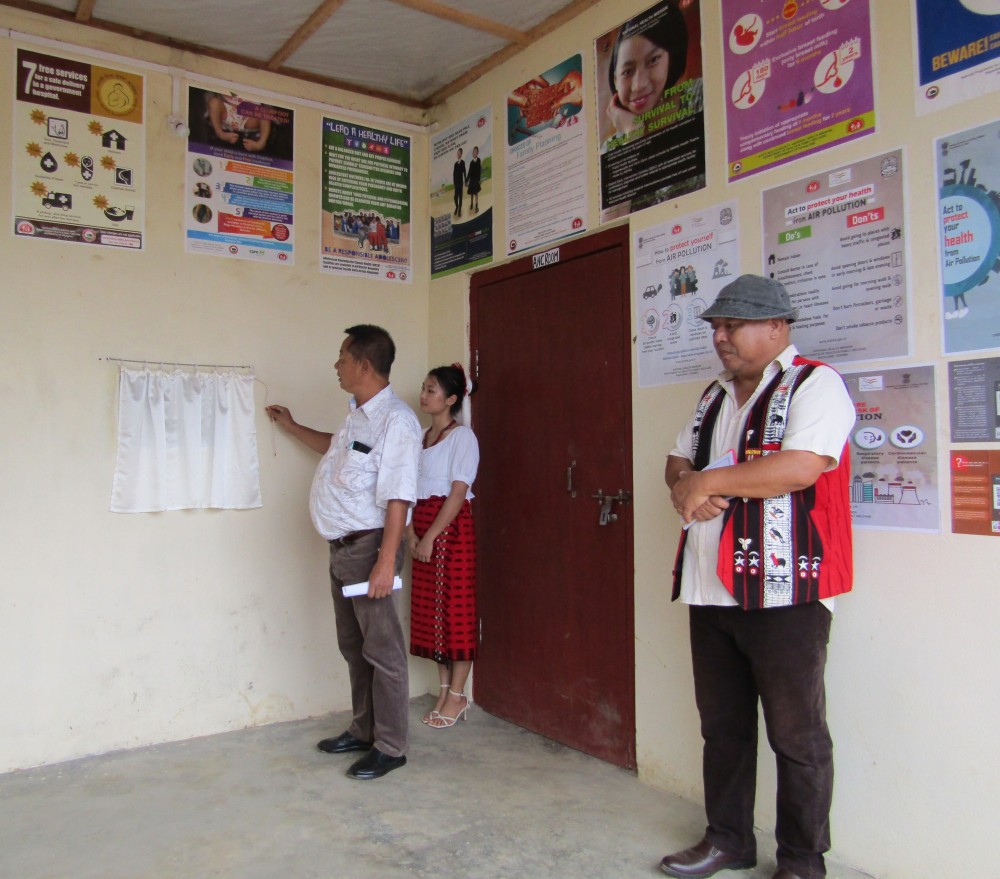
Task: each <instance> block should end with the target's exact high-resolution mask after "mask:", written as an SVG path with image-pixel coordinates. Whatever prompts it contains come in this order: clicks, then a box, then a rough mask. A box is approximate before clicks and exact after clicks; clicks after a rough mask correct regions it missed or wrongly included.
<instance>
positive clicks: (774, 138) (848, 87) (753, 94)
mask: <svg viewBox="0 0 1000 879" xmlns="http://www.w3.org/2000/svg"><path fill="white" fill-rule="evenodd" d="M720 6H721V8H722V39H723V58H724V68H725V84H724V92H723V93H724V95H725V97H726V139H727V159H728V162H729V179H730V180H737V179H740V178H742V177H747V176H749V175H751V174H756V173H757V172H758V171H763V170H765V169H766V168H773V167H774V166H776V165H781V164H783V163H785V162H790V161H792V160H793V159H797V158H800V157H801V156H807V155H810V154H812V153H816V152H819V151H820V150H825V149H827V148H829V147H831V146H835V145H837V144H840V143H844V142H846V141H850V140H856V139H857V138H859V137H864V136H865V135H868V134H872V133H873V132H874V131H875V94H874V89H873V83H872V38H871V11H870V8H869V0H797V2H796V0H726V2H725V3H722V4H720Z"/></svg>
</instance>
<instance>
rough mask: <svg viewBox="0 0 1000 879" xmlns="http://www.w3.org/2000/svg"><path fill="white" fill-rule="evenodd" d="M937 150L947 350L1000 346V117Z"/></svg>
mask: <svg viewBox="0 0 1000 879" xmlns="http://www.w3.org/2000/svg"><path fill="white" fill-rule="evenodd" d="M936 150H937V178H938V187H939V189H938V222H939V224H940V226H939V229H940V233H939V236H940V237H939V241H940V245H939V246H940V266H941V290H942V293H943V295H944V307H943V313H944V323H943V330H942V331H943V335H944V350H945V353H947V354H954V353H957V352H961V351H981V350H983V349H987V348H1000V278H998V273H1000V122H989V123H987V124H986V125H982V126H980V127H978V128H972V129H969V130H968V131H963V132H960V133H958V134H952V135H949V136H948V137H942V138H940V139H939V140H938V141H937V144H936Z"/></svg>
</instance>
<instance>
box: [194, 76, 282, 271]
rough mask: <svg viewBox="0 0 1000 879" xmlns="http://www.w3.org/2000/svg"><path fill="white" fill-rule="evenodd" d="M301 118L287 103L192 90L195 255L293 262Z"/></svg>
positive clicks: (230, 93)
mask: <svg viewBox="0 0 1000 879" xmlns="http://www.w3.org/2000/svg"><path fill="white" fill-rule="evenodd" d="M294 121H295V120H294V114H293V111H292V110H289V109H286V108H285V107H276V106H274V105H272V104H265V103H263V102H261V101H257V100H254V99H253V98H249V97H247V96H245V95H240V94H236V93H234V92H219V91H211V90H209V89H203V88H196V87H195V86H191V87H190V88H189V89H188V128H189V129H190V134H189V135H188V148H187V160H186V163H185V164H186V167H185V184H184V188H185V193H184V199H185V210H184V220H185V224H186V244H185V250H186V251H187V252H188V253H206V254H211V255H212V256H224V257H228V258H230V259H248V260H253V261H257V262H273V263H287V264H289V265H290V264H291V263H292V262H294V257H295V174H294V168H293V165H292V155H293V135H294Z"/></svg>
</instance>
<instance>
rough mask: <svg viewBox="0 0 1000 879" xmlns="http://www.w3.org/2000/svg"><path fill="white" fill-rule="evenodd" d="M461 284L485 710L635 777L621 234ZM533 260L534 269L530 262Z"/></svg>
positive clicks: (624, 244)
mask: <svg viewBox="0 0 1000 879" xmlns="http://www.w3.org/2000/svg"><path fill="white" fill-rule="evenodd" d="M557 253H558V262H555V263H554V264H548V265H545V266H544V267H540V268H533V265H534V262H533V260H532V258H530V257H528V258H526V259H523V260H518V261H516V262H514V263H510V264H508V265H506V266H501V267H499V268H497V269H493V270H490V271H486V272H481V273H477V274H475V275H474V276H473V282H472V293H471V296H472V300H471V314H472V333H471V335H472V348H473V357H474V358H475V363H476V364H477V376H478V381H479V391H478V393H477V394H476V396H475V397H474V398H473V412H474V427H475V430H476V433H477V435H478V437H479V444H480V450H481V464H480V470H479V476H478V478H477V481H476V489H475V490H476V495H477V502H476V526H477V533H478V548H479V571H478V575H479V588H478V602H479V613H480V621H481V643H480V655H479V660H478V661H477V663H476V667H475V679H474V683H475V698H476V701H477V703H478V704H479V705H481V706H482V707H483V708H484V709H485V710H486V711H489V712H490V713H492V714H496V715H498V716H500V717H503V718H506V719H508V720H510V721H512V722H514V723H516V724H518V725H520V726H523V727H526V728H527V729H531V730H534V731H536V732H540V733H542V734H544V735H546V736H549V737H550V738H553V739H556V740H557V741H560V742H563V743H565V744H567V745H570V746H572V747H574V748H578V749H579V750H582V751H585V752H586V753H588V754H593V755H594V756H596V757H600V758H602V759H604V760H607V761H609V762H611V763H614V764H616V765H619V766H626V767H630V768H631V767H634V766H635V685H634V672H635V660H634V617H633V600H632V583H633V560H632V533H633V528H632V506H631V504H630V503H627V502H626V503H621V502H615V503H614V504H613V507H612V509H611V511H612V512H613V513H614V514H615V515H616V516H617V520H613V519H612V520H608V521H607V523H606V524H603V525H602V524H600V522H599V519H600V513H601V502H600V501H599V500H597V499H594V498H593V497H592V495H594V494H596V493H598V491H601V492H603V493H604V495H609V494H610V495H618V493H619V492H620V491H624V492H626V493H630V492H631V488H632V461H631V449H632V434H631V354H630V347H629V336H630V328H631V318H630V311H629V308H630V306H629V265H628V233H627V229H626V228H625V227H621V228H618V229H613V230H610V231H608V232H603V233H600V234H598V235H594V236H590V237H589V238H585V239H581V240H578V241H574V242H570V243H568V244H564V245H562V246H561V247H560V248H558V251H557ZM539 262H545V260H540V261H539Z"/></svg>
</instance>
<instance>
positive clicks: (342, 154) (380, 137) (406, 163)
mask: <svg viewBox="0 0 1000 879" xmlns="http://www.w3.org/2000/svg"><path fill="white" fill-rule="evenodd" d="M322 198H323V215H322V218H321V219H322V230H323V231H322V248H323V252H322V254H321V255H320V269H321V270H322V271H324V272H332V273H334V274H338V275H352V276H354V277H366V278H376V279H378V280H381V281H395V282H397V283H398V282H400V281H402V282H405V283H410V282H411V281H412V278H413V264H412V261H411V252H410V138H408V137H405V136H403V135H401V134H394V133H393V132H391V131H380V130H379V129H377V128H370V127H368V126H366V125H356V124H354V123H353V122H345V121H343V120H340V119H324V120H323V195H322Z"/></svg>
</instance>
